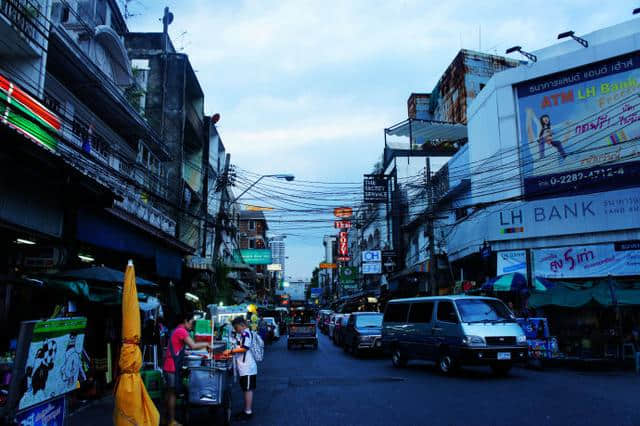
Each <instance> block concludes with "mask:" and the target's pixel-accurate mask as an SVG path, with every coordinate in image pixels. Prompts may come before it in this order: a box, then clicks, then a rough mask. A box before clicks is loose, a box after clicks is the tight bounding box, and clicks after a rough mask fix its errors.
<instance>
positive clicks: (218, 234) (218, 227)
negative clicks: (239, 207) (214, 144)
mask: <svg viewBox="0 0 640 426" xmlns="http://www.w3.org/2000/svg"><path fill="white" fill-rule="evenodd" d="M230 164H231V154H227V155H226V157H225V163H224V172H222V176H220V177H219V179H220V181H219V182H218V183H217V184H219V185H220V186H218V185H216V191H217V190H218V189H220V191H222V193H221V194H220V208H219V209H218V214H217V216H216V224H215V238H214V243H213V262H214V263H215V262H216V260H218V253H219V252H220V245H221V244H222V218H223V217H224V216H225V203H226V202H227V185H228V184H229V166H230Z"/></svg>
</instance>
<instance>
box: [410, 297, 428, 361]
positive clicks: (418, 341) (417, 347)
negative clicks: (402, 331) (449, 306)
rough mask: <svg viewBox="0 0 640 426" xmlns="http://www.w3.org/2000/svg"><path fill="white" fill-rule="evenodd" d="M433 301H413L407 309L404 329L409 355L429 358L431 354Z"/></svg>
mask: <svg viewBox="0 0 640 426" xmlns="http://www.w3.org/2000/svg"><path fill="white" fill-rule="evenodd" d="M433 306H434V303H433V302H414V303H412V304H411V309H410V310H409V321H408V327H407V330H406V334H407V337H406V338H407V342H408V343H409V354H410V355H409V356H411V357H415V358H423V359H431V358H432V354H433V348H434V343H433V336H432V330H431V329H432V328H433V321H432V319H433Z"/></svg>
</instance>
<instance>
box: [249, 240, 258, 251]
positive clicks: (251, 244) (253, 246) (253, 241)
mask: <svg viewBox="0 0 640 426" xmlns="http://www.w3.org/2000/svg"><path fill="white" fill-rule="evenodd" d="M249 248H252V249H254V248H257V247H256V239H255V238H251V239H249Z"/></svg>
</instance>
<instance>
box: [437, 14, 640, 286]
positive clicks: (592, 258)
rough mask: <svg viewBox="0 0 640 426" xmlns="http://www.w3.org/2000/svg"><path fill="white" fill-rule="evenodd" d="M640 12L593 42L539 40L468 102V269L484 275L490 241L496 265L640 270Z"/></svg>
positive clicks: (558, 271) (455, 223)
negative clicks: (529, 58) (522, 61)
mask: <svg viewBox="0 0 640 426" xmlns="http://www.w3.org/2000/svg"><path fill="white" fill-rule="evenodd" d="M639 22H640V21H639V20H638V19H635V20H633V21H629V22H625V23H622V24H619V25H615V26H612V27H609V28H604V29H601V30H598V31H595V32H593V33H590V34H586V35H584V36H582V38H583V39H585V40H587V42H588V44H589V46H588V48H584V47H583V46H582V45H580V44H578V43H576V42H575V41H574V40H568V41H564V42H561V43H558V44H556V45H553V46H550V47H548V48H545V49H542V50H540V51H537V52H533V53H534V54H535V55H536V56H537V62H534V63H530V64H527V66H521V67H518V68H514V69H510V70H506V71H504V72H501V73H498V74H496V75H495V76H494V77H493V78H492V79H491V80H489V81H488V82H487V83H486V86H485V88H484V89H483V91H482V92H481V93H480V95H479V96H478V97H477V99H476V100H475V101H474V103H473V104H472V107H471V108H470V109H469V113H468V116H469V125H468V127H469V143H468V154H467V155H468V158H466V159H465V161H463V162H460V163H461V164H459V165H458V166H456V170H457V172H455V173H454V172H453V169H454V168H453V167H450V168H449V175H450V176H449V180H450V181H452V180H453V179H452V178H453V177H454V175H456V176H460V173H461V171H465V170H466V172H465V173H466V174H467V176H468V178H469V179H470V188H469V189H468V191H466V192H465V193H463V194H460V195H459V196H457V197H455V198H456V200H457V201H456V202H457V203H458V205H459V206H460V208H461V209H464V215H461V217H460V218H458V220H451V226H452V229H451V232H450V234H449V235H448V237H447V240H446V246H447V251H448V254H449V259H450V260H451V261H452V262H453V265H454V273H455V274H456V276H458V277H459V276H465V277H467V276H469V275H473V273H474V272H473V271H474V269H478V268H477V265H480V264H482V263H481V262H482V260H481V259H480V254H479V247H481V246H482V245H484V244H485V242H486V244H487V245H488V246H489V247H490V248H491V254H490V256H489V257H488V258H487V259H486V261H485V262H486V265H487V267H486V268H485V269H486V270H485V271H483V272H484V273H485V274H486V275H489V276H494V275H495V274H500V273H504V272H508V271H511V272H513V271H519V272H525V273H526V272H529V274H530V275H533V276H542V277H545V278H550V279H554V278H558V279H565V280H566V279H575V280H585V279H596V278H598V277H607V276H612V277H619V278H620V279H626V278H628V277H637V276H638V275H640V270H639V269H638V267H637V263H636V264H635V265H636V266H635V267H634V266H633V265H634V263H633V261H632V260H631V259H633V258H634V256H636V258H637V256H640V251H637V250H635V249H634V246H633V245H630V246H629V245H628V242H630V241H636V240H638V239H639V238H640V215H638V210H637V205H638V203H637V200H638V199H639V197H640V192H639V188H638V179H637V178H634V177H633V176H637V172H636V170H638V167H640V166H639V163H638V156H637V153H638V152H640V149H639V146H638V137H639V136H640V128H639V127H638V125H637V122H636V120H635V118H633V117H635V115H636V114H635V112H634V111H635V109H636V105H635V102H634V96H636V95H635V94H636V92H637V90H638V88H639V87H640V86H639V85H638V79H639V78H640V76H639V75H638V71H637V70H638V66H639V65H640V60H639V59H638V50H639V48H640V44H639V42H638V39H639V34H640V33H639V32H638V23H639ZM544 117H547V118H546V120H547V121H546V122H543V121H544V119H545V118H544ZM549 141H551V142H549ZM454 160H456V158H454ZM623 246H624V247H626V248H625V249H621V248H622V247H623ZM603 259H605V260H606V259H608V260H606V261H604V260H603ZM603 262H604V263H603ZM483 278H484V277H482V276H477V274H475V275H473V279H476V280H479V281H483Z"/></svg>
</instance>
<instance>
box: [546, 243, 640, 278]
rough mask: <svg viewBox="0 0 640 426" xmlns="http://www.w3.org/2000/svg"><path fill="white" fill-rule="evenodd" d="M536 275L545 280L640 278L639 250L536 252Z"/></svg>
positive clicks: (577, 248) (607, 246) (589, 247)
mask: <svg viewBox="0 0 640 426" xmlns="http://www.w3.org/2000/svg"><path fill="white" fill-rule="evenodd" d="M533 259H534V260H533V263H534V273H535V275H536V276H542V277H546V278H589V277H606V276H609V275H611V276H628V275H638V273H639V272H640V250H616V246H615V244H613V243H611V244H598V245H586V246H571V247H558V248H549V249H539V250H534V251H533Z"/></svg>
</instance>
